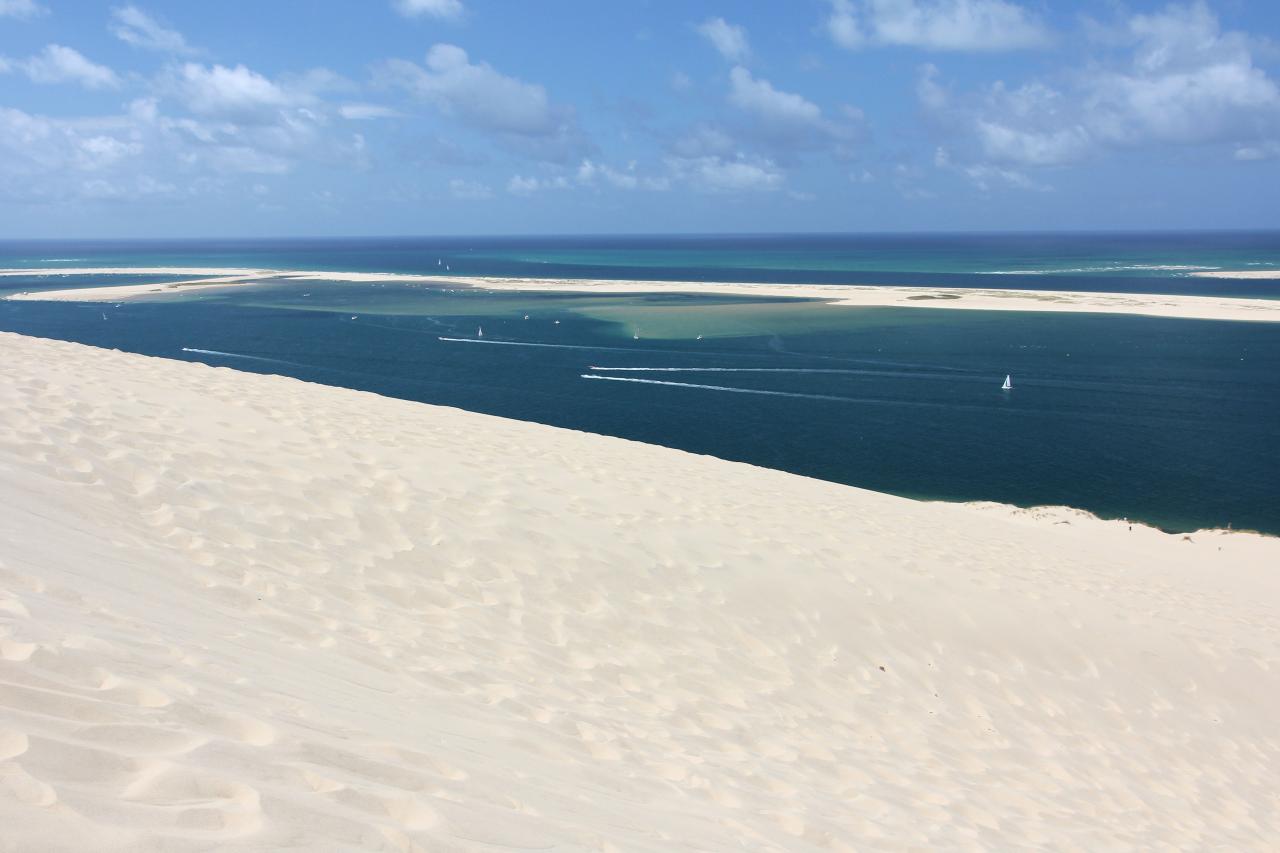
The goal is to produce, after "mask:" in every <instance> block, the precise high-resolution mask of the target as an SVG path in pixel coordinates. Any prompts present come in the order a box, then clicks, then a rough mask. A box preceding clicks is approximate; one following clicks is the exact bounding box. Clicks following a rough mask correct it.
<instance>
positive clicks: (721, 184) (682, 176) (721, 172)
mask: <svg viewBox="0 0 1280 853" xmlns="http://www.w3.org/2000/svg"><path fill="white" fill-rule="evenodd" d="M667 166H668V168H670V169H671V171H672V173H673V174H674V175H675V176H676V178H677V179H679V180H682V181H685V182H687V183H689V184H690V185H691V186H693V187H694V188H695V189H700V190H704V191H707V192H768V191H773V190H778V189H781V188H782V185H783V183H784V181H785V178H784V176H783V174H782V172H781V171H779V170H778V168H777V167H776V166H775V165H774V164H773V161H771V160H766V159H758V158H757V159H748V158H745V157H738V158H736V159H727V158H723V157H718V156H714V155H709V156H704V157H672V158H669V159H668V160H667Z"/></svg>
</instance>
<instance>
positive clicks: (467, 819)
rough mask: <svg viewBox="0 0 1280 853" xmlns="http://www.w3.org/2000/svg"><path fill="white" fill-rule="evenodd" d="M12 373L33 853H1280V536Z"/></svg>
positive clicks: (11, 641)
mask: <svg viewBox="0 0 1280 853" xmlns="http://www.w3.org/2000/svg"><path fill="white" fill-rule="evenodd" d="M0 364H3V365H4V371H3V379H2V380H0V496H2V499H3V505H4V512H2V513H0V827H3V830H2V831H0V850H4V851H33V850H41V851H46V850H94V851H139V850H143V851H145V850H165V851H197V850H199V851H205V850H208V851H213V850H219V851H221V850H257V851H280V850H298V851H315V850H362V851H370V850H388V851H390V850H395V851H404V850H421V851H436V850H467V851H470V850H477V851H479V850H490V851H491V850H495V849H507V848H518V849H532V848H537V849H556V850H596V851H619V850H626V851H633V850H639V851H664V852H665V851H672V850H731V849H732V850H741V849H747V850H777V851H782V850H787V851H793V850H801V851H806V850H812V851H820V850H846V851H847V850H903V849H919V850H948V849H964V850H975V849H985V850H1012V849H1029V848H1035V849H1045V850H1050V849H1051V850H1100V849H1107V850H1154V849H1178V850H1186V849H1229V850H1274V849H1276V847H1277V846H1278V845H1280V795H1278V794H1277V792H1280V731H1278V730H1277V728H1276V726H1275V720H1276V716H1277V713H1278V712H1280V573H1277V571H1276V567H1277V566H1280V540H1275V539H1269V538H1265V537H1260V536H1254V535H1249V534H1239V533H1237V534H1227V533H1222V532H1202V533H1197V534H1193V535H1191V536H1190V537H1182V536H1174V535H1166V534H1162V533H1159V532H1157V531H1154V530H1150V529H1147V528H1135V529H1134V530H1133V531H1132V532H1130V531H1129V530H1128V529H1127V526H1126V525H1124V524H1122V523H1119V522H1104V521H1099V520H1097V519H1094V518H1091V517H1089V516H1087V515H1085V514H1082V513H1073V512H1070V511H1046V512H1041V511H1018V510H1012V509H1010V508H1009V507H1000V506H991V505H985V506H965V505H956V504H926V503H918V502H915V501H910V500H906V499H902V498H895V497H891V496H887V495H882V494H877V493H874V492H868V491H863V490H859V489H853V488H848V487H844V486H839V485H834V484H829V483H822V482H819V481H816V480H809V479H805V478H802V477H797V476H793V475H790V474H786V473H782V472H777V471H769V470H765V469H761V468H755V467H752V466H748V465H742V464H736V463H729V462H723V461H720V460H716V459H712V458H710V457H702V456H694V455H690V454H686V453H682V452H678V451H673V450H669V449H664V448H659V447H652V446H647V445H643V444H637V443H633V442H628V441H623V440H619V439H613V438H607V437H602V436H595V435H589V434H585V433H576V432H571V431H566V430H559V429H553V428H550V427H543V426H538V425H533V424H526V423H520V422H516V421H510V420H504V419H500V418H493V417H488V416H484V415H477V414H471V413H467V412H462V411H458V410H454V409H447V408H440V407H432V406H425V405H420V404H415V403H409V402H404V401H398V400H391V399H387V398H382V397H378V396H375V395H372V394H367V393H361V392H355V391H349V390H344V389H337V388H328V387H324V386H319V385H311V384H307V383H303V382H299V381H296V380H293V379H288V378H282V377H268V376H258V375H251V374H241V373H237V372H234V371H231V370H227V369H225V368H210V367H206V366H202V365H193V364H187V363H182V362H177V361H167V360H162V359H154V358H147V357H143V356H138V355H132V354H125V353H119V352H113V351H106V350H97V349H92V348H88V347H84V346H81V345H77V344H69V343H62V342H53V341H44V340H37V339H33V338H24V337H20V336H16V335H11V334H0Z"/></svg>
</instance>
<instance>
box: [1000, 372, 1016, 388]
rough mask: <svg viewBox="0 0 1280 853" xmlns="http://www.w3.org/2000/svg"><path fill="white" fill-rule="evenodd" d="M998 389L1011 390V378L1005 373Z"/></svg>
mask: <svg viewBox="0 0 1280 853" xmlns="http://www.w3.org/2000/svg"><path fill="white" fill-rule="evenodd" d="M1000 390H1001V391H1011V390H1013V378H1012V377H1011V376H1008V375H1006V376H1005V377H1004V384H1003V385H1001V386H1000Z"/></svg>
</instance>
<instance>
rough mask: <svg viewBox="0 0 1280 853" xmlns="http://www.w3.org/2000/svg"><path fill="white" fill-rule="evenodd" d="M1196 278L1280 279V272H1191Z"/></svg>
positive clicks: (1272, 270)
mask: <svg viewBox="0 0 1280 853" xmlns="http://www.w3.org/2000/svg"><path fill="white" fill-rule="evenodd" d="M1191 274H1192V275H1194V276H1196V277H1198V278H1280V270H1277V269H1270V270H1204V271H1201V272H1193V273H1191Z"/></svg>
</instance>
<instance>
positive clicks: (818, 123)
mask: <svg viewBox="0 0 1280 853" xmlns="http://www.w3.org/2000/svg"><path fill="white" fill-rule="evenodd" d="M729 84H730V85H729V103H730V104H732V105H733V106H734V107H736V108H737V109H739V110H740V111H742V112H743V113H744V114H745V115H747V116H749V117H750V118H751V123H750V124H749V125H748V126H747V127H745V128H743V129H742V133H741V135H742V136H743V138H744V139H746V140H748V141H752V142H754V143H756V144H758V145H761V146H763V147H765V148H766V149H768V150H770V151H773V152H776V153H777V154H778V155H779V156H790V155H792V154H794V153H796V152H798V151H803V150H806V149H808V150H818V149H822V148H830V150H832V151H833V152H835V153H837V154H840V155H847V154H848V153H849V150H850V149H849V146H850V145H851V144H852V143H853V142H854V141H856V140H857V138H858V137H859V135H860V132H861V127H862V126H863V124H864V122H865V117H864V116H863V114H862V111H861V110H859V109H857V108H856V107H852V106H849V105H844V106H842V107H841V109H840V112H841V113H842V114H843V115H844V117H845V121H843V122H835V121H831V120H830V119H827V118H826V117H825V116H823V114H822V110H821V109H820V108H819V107H818V105H817V104H815V103H813V102H812V101H810V100H808V99H807V98H805V97H804V96H802V95H797V94H795V93H793V92H784V91H782V90H780V89H776V88H774V86H773V84H772V83H770V82H769V81H768V80H763V79H760V78H758V77H753V76H752V74H751V72H750V71H748V70H747V69H745V68H743V67H742V66H740V65H739V66H735V67H734V68H733V70H731V71H730V72H729Z"/></svg>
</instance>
